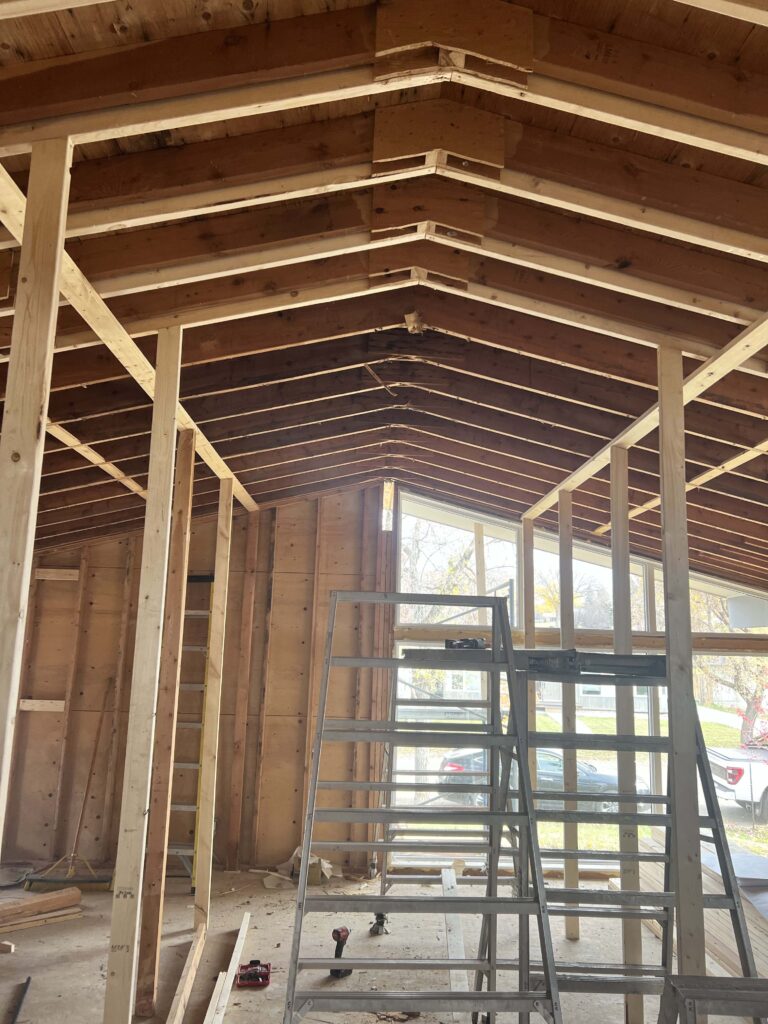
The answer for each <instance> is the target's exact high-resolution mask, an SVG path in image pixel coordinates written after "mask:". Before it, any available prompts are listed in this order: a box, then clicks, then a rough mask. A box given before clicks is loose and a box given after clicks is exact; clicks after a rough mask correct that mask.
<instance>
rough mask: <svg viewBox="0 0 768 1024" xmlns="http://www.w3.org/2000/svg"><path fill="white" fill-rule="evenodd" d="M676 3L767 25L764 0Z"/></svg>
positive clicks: (767, 7)
mask: <svg viewBox="0 0 768 1024" xmlns="http://www.w3.org/2000/svg"><path fill="white" fill-rule="evenodd" d="M675 2H676V3H681V4H685V6H686V7H694V8H696V10H699V11H711V12H712V13H713V14H722V15H724V16H725V17H726V18H738V19H739V20H740V21H748V22H749V23H750V24H752V25H765V26H767V27H768V4H766V2H765V0H675Z"/></svg>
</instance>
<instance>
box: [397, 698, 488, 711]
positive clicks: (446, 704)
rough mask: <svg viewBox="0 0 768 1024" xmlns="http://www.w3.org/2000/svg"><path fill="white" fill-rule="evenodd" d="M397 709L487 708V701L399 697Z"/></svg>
mask: <svg viewBox="0 0 768 1024" xmlns="http://www.w3.org/2000/svg"><path fill="white" fill-rule="evenodd" d="M395 705H396V707H398V708H489V707H490V706H491V704H490V701H487V700H449V699H448V698H447V697H440V698H435V699H434V700H427V699H426V697H423V698H422V697H413V698H411V697H407V698H406V697H401V698H398V699H397V700H396V701H395Z"/></svg>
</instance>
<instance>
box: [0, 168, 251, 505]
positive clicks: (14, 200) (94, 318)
mask: <svg viewBox="0 0 768 1024" xmlns="http://www.w3.org/2000/svg"><path fill="white" fill-rule="evenodd" d="M26 208H27V201H26V199H25V197H24V194H23V193H22V191H21V189H20V188H19V187H18V186H17V185H16V183H15V182H14V181H13V179H12V178H11V176H10V175H9V174H8V172H7V171H6V170H5V168H3V167H0V220H2V222H3V223H4V224H5V226H6V227H7V228H8V230H9V231H10V232H11V234H12V235H13V236H14V238H15V239H16V240H17V241H19V242H20V241H21V236H22V232H23V229H24V215H25V213H26ZM61 293H62V295H63V296H64V298H65V299H66V300H67V301H68V302H69V303H70V305H72V306H73V307H74V309H76V310H77V312H78V313H79V314H80V316H81V317H82V318H83V320H85V322H86V323H87V324H88V326H89V327H90V328H91V329H92V330H93V331H94V332H95V333H96V334H97V335H98V336H99V337H100V338H101V340H102V341H103V342H104V344H105V345H106V346H107V348H108V349H109V350H110V352H111V353H112V355H113V356H114V357H115V358H116V359H117V360H118V362H120V363H121V364H122V365H123V366H124V367H125V369H126V370H127V371H128V373H129V374H130V375H131V376H132V377H133V379H134V380H135V381H136V383H137V384H138V385H139V386H140V387H141V388H142V389H143V390H144V391H145V392H146V393H147V394H148V395H149V397H150V398H152V399H154V397H155V370H154V367H153V366H152V364H151V363H150V361H149V360H148V359H147V357H146V356H145V355H144V353H143V352H142V351H141V349H140V348H139V346H138V345H137V344H136V342H135V341H134V340H133V338H131V336H130V335H129V334H128V332H127V331H126V330H125V328H124V327H123V326H122V324H121V323H120V322H119V321H118V320H117V318H116V317H115V316H114V314H113V313H112V312H111V310H110V309H109V307H108V306H107V305H106V303H105V302H104V300H103V299H102V298H101V297H100V296H99V294H98V293H97V292H96V290H95V288H94V287H93V285H92V284H91V283H90V282H89V281H88V279H87V278H86V277H85V275H84V274H83V273H82V272H81V271H80V269H79V268H78V266H77V264H76V263H75V262H74V260H73V259H72V257H71V256H69V255H67V253H66V252H65V253H64V254H63V257H62V262H61ZM176 425H177V427H178V428H179V429H193V430H197V434H196V442H195V446H196V451H197V454H198V455H199V456H200V458H201V459H202V460H203V462H204V463H205V464H206V465H207V466H208V467H209V468H210V469H211V470H213V472H214V473H215V474H216V476H217V477H219V479H221V480H228V479H231V480H232V481H233V486H234V496H235V497H236V498H237V500H238V501H239V502H240V504H241V505H243V507H244V508H246V509H248V511H249V512H252V511H254V509H255V508H256V507H257V506H256V502H255V501H254V500H253V498H252V497H251V496H250V495H249V494H248V492H247V490H246V489H245V487H243V485H242V484H241V483H240V481H239V480H238V479H237V478H236V477H235V475H234V473H233V472H232V470H231V469H230V468H229V467H228V466H227V464H226V463H225V462H224V460H223V459H222V458H221V456H220V455H219V454H218V452H217V451H216V449H215V448H214V447H213V445H212V444H211V442H210V441H209V440H208V438H207V437H206V436H205V434H204V433H203V432H202V431H201V430H199V429H198V428H197V424H196V423H195V421H194V420H193V419H192V417H191V416H190V415H189V413H188V412H187V411H186V410H185V409H184V406H183V405H182V404H181V403H180V402H177V404H176Z"/></svg>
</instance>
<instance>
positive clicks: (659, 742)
mask: <svg viewBox="0 0 768 1024" xmlns="http://www.w3.org/2000/svg"><path fill="white" fill-rule="evenodd" d="M528 743H529V744H530V746H532V747H559V748H561V749H563V750H632V751H637V752H647V751H667V750H668V749H669V737H668V736H635V735H634V734H626V735H619V736H604V735H602V734H601V733H581V732H531V733H528Z"/></svg>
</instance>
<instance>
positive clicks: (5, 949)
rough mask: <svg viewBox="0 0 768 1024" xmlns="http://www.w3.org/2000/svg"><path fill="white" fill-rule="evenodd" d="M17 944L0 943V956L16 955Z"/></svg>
mask: <svg viewBox="0 0 768 1024" xmlns="http://www.w3.org/2000/svg"><path fill="white" fill-rule="evenodd" d="M15 952H16V944H15V943H13V942H0V954H2V953H15Z"/></svg>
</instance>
